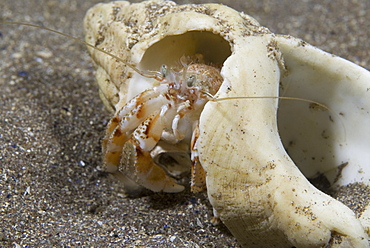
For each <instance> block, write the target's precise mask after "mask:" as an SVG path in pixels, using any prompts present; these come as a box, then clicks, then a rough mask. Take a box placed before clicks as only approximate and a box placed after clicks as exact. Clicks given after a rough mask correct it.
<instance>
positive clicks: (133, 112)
mask: <svg viewBox="0 0 370 248" xmlns="http://www.w3.org/2000/svg"><path fill="white" fill-rule="evenodd" d="M166 90H167V88H166V87H164V86H163V87H162V86H159V87H155V88H153V89H149V90H146V91H144V92H142V93H141V94H139V95H138V96H136V97H135V98H133V99H131V100H130V101H129V102H128V103H127V104H126V105H125V106H123V107H122V109H120V110H119V111H117V113H116V115H115V116H114V117H113V118H112V119H111V121H110V122H109V123H108V126H107V130H106V134H105V137H104V139H103V143H102V147H103V156H104V159H103V164H104V170H105V171H107V172H115V171H117V170H118V165H119V163H120V159H121V153H122V148H123V146H124V144H125V143H126V142H127V140H128V137H129V135H130V134H131V132H132V131H133V130H134V129H135V128H136V127H137V126H138V125H139V124H140V123H141V122H143V121H144V120H145V119H146V118H147V117H148V116H149V115H150V114H151V113H153V112H155V111H156V110H158V109H160V108H161V106H163V105H164V104H165V103H166V99H165V97H163V93H164V92H165V91H166Z"/></svg>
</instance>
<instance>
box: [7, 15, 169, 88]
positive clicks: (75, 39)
mask: <svg viewBox="0 0 370 248" xmlns="http://www.w3.org/2000/svg"><path fill="white" fill-rule="evenodd" d="M0 24H16V25H21V26H29V27H34V28H41V29H44V30H47V31H50V32H52V33H55V34H59V35H61V36H64V37H67V38H70V39H72V40H74V41H76V42H79V43H82V44H84V45H86V46H88V47H91V48H93V49H96V50H98V51H99V52H102V53H104V54H106V55H108V56H110V57H112V58H114V59H116V60H118V61H119V62H121V63H122V64H124V65H125V66H128V67H130V68H131V69H132V70H134V71H135V72H137V73H138V74H139V75H141V76H143V77H148V78H154V79H156V80H158V81H161V80H162V79H163V78H162V76H161V75H160V74H159V73H154V72H152V74H145V73H144V72H142V71H140V70H139V69H137V68H136V67H135V66H133V65H130V64H129V63H127V62H125V61H124V60H123V59H121V58H120V57H118V56H116V55H114V54H111V53H109V52H106V51H104V50H103V49H101V48H98V47H96V46H94V45H91V44H89V43H87V42H86V41H83V40H80V39H78V38H76V37H73V36H71V35H68V34H64V33H62V32H59V31H56V30H53V29H50V28H47V27H43V26H39V25H36V24H31V23H24V22H0Z"/></svg>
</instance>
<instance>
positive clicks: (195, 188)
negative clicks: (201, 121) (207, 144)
mask: <svg viewBox="0 0 370 248" xmlns="http://www.w3.org/2000/svg"><path fill="white" fill-rule="evenodd" d="M199 134H200V131H199V125H198V123H197V124H196V127H195V128H194V131H193V136H192V139H191V143H190V148H191V161H192V162H193V163H192V166H191V184H190V189H191V191H192V192H193V193H198V192H201V191H204V190H206V189H207V185H206V171H205V170H204V169H203V166H202V164H201V163H200V161H199V153H198V147H197V140H198V137H199Z"/></svg>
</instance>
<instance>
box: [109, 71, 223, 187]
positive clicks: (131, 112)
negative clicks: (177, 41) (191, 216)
mask: <svg viewBox="0 0 370 248" xmlns="http://www.w3.org/2000/svg"><path fill="white" fill-rule="evenodd" d="M163 70H164V71H163V73H162V74H163V75H164V77H163V78H158V79H159V80H160V81H156V82H155V83H154V85H157V84H159V85H158V86H155V87H153V88H150V89H148V90H145V91H143V92H142V93H140V94H139V95H137V96H136V97H134V98H133V99H131V100H130V101H129V102H128V103H127V104H126V105H124V106H123V107H122V109H118V111H117V112H116V114H115V116H114V117H113V118H112V120H111V121H110V122H109V124H108V127H107V133H106V135H105V138H104V141H103V154H104V168H105V170H106V171H108V172H111V173H114V174H115V175H116V176H118V177H119V178H127V180H131V181H134V182H135V183H137V184H139V185H141V186H143V187H145V188H147V189H150V190H152V191H155V192H159V191H163V192H179V191H182V190H183V189H184V187H183V186H182V185H179V184H177V183H176V182H175V181H174V180H173V179H172V178H171V177H170V176H169V175H167V174H166V172H165V170H163V168H161V167H160V166H158V165H157V164H155V162H154V161H153V159H152V156H151V151H152V150H153V149H154V148H155V147H156V146H157V144H158V142H159V141H160V140H162V141H163V142H166V143H170V144H173V145H174V144H177V143H180V142H184V143H185V144H187V145H188V150H189V151H190V140H191V137H192V136H193V138H192V139H193V140H194V139H196V136H195V135H194V134H193V130H196V126H197V123H198V120H199V116H200V113H201V111H202V109H203V107H204V105H205V103H206V102H207V101H208V100H209V96H210V94H215V93H216V92H217V90H218V89H219V87H220V85H221V83H222V77H221V75H220V73H219V70H218V69H217V68H215V67H212V66H209V65H205V64H191V65H189V66H185V67H184V69H182V70H181V71H179V72H175V71H173V70H171V69H168V68H164V69H163ZM185 152H186V151H185ZM193 157H196V156H194V155H193ZM126 187H129V186H127V185H126ZM127 190H130V189H127Z"/></svg>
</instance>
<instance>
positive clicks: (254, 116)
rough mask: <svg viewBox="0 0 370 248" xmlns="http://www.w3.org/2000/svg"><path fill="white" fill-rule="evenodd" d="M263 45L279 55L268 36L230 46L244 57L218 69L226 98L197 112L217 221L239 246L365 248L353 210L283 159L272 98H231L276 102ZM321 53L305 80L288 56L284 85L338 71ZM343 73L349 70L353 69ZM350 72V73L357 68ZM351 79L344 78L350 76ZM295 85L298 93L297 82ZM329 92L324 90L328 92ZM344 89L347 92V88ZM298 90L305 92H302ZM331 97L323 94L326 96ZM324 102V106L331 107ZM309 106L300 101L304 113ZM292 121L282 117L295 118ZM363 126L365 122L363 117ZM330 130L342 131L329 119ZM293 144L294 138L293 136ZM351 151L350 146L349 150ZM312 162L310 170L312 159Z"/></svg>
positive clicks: (276, 78)
mask: <svg viewBox="0 0 370 248" xmlns="http://www.w3.org/2000/svg"><path fill="white" fill-rule="evenodd" d="M270 38H272V39H271V40H270ZM287 44H288V42H287ZM271 45H272V46H271ZM269 46H270V49H269V50H270V51H272V50H274V48H273V47H275V52H272V53H273V54H275V55H276V54H278V52H279V51H278V50H277V46H278V44H277V42H276V41H274V40H273V37H269V36H265V38H264V39H261V38H260V37H248V41H247V42H246V43H245V44H239V46H236V49H235V54H244V55H245V56H231V57H230V58H229V59H228V60H227V61H226V62H225V64H224V67H223V72H224V75H223V76H224V78H225V81H224V84H223V85H222V86H221V87H225V90H221V91H220V92H222V93H219V97H221V98H228V100H227V101H222V102H217V101H216V102H209V103H207V105H206V106H205V108H204V110H203V112H202V115H201V118H200V125H199V128H200V130H201V131H200V135H199V138H198V152H199V155H200V156H199V158H200V162H201V164H202V166H203V168H204V169H205V171H206V173H207V190H208V196H209V199H210V201H211V204H212V206H213V207H214V209H215V212H216V214H217V215H218V217H219V218H220V219H221V220H222V221H223V222H224V224H225V225H226V226H227V227H228V228H229V230H230V231H231V232H232V234H233V235H234V236H235V237H236V238H237V239H238V241H239V242H240V243H241V244H242V245H243V246H245V247H329V246H330V247H368V246H369V243H368V235H367V234H366V233H365V231H364V227H363V226H362V224H361V223H360V220H359V219H357V218H356V216H355V214H354V212H353V211H352V210H350V209H349V208H348V207H346V206H345V205H344V204H342V203H341V202H339V201H337V200H335V199H334V198H332V197H330V196H328V195H326V194H324V193H323V192H321V191H319V190H318V189H316V188H315V187H314V186H313V185H311V184H310V183H309V181H308V180H307V179H306V177H305V176H304V175H303V174H302V173H301V171H300V170H299V169H298V168H297V166H296V165H295V164H294V162H293V161H292V160H291V158H290V157H289V155H288V154H287V152H286V150H285V148H284V147H283V144H282V142H281V138H280V136H279V132H278V128H277V126H278V125H277V122H278V118H277V109H278V102H277V99H245V100H240V99H239V98H237V97H238V96H240V94H241V92H242V94H243V96H272V97H274V96H279V94H278V89H279V83H280V82H281V81H283V82H284V80H285V79H284V77H282V74H280V73H279V71H280V69H279V66H278V63H276V60H275V59H276V58H279V56H275V58H274V57H271V56H269V54H268V53H266V52H265V51H266V47H269ZM287 46H288V45H287ZM297 46H298V43H296V44H294V45H290V48H291V49H294V47H297ZM307 49H308V48H307V47H306V50H304V49H302V54H301V56H299V58H300V59H302V57H303V56H308V57H309V58H310V56H309V55H312V56H313V54H314V53H313V51H310V50H307ZM304 52H306V55H305V53H304ZM307 54H309V55H307ZM320 54H321V55H322V56H321V57H316V58H312V61H311V63H310V65H311V66H312V67H313V68H316V71H315V70H314V69H311V70H310V72H311V75H310V74H309V72H307V74H306V78H307V79H305V78H304V77H302V76H301V77H300V76H299V69H301V67H302V66H304V63H303V62H301V63H295V62H292V61H291V60H290V59H291V57H288V60H287V61H288V63H289V64H288V70H289V69H290V71H288V73H289V72H290V73H292V74H288V77H290V78H288V79H292V77H293V78H295V79H296V80H301V81H302V80H308V79H309V77H312V80H316V81H315V83H317V80H320V75H317V74H316V75H313V74H312V73H315V72H316V73H317V71H319V72H323V71H324V70H325V67H324V66H321V65H317V64H318V63H324V64H329V65H331V64H333V65H337V66H342V67H343V66H345V65H343V64H338V63H340V62H341V61H339V60H337V61H320V60H319V58H321V59H327V60H330V58H333V57H332V56H329V55H324V53H323V52H322V51H320ZM320 54H317V53H316V54H315V56H319V55H320ZM330 62H332V63H330ZM335 62H337V63H335ZM315 63H316V65H317V66H316V67H315V66H314V65H315ZM347 63H348V64H350V63H349V62H347ZM239 67H240V68H239ZM349 67H350V68H349V69H356V68H354V67H355V66H354V65H352V67H351V65H349ZM234 68H238V70H234ZM358 68H359V67H358ZM319 69H320V70H319ZM294 70H297V71H298V74H297V75H294ZM307 70H308V69H307ZM362 70H363V69H362ZM338 71H339V70H338ZM353 71H354V72H353V73H354V74H355V72H356V70H353ZM357 72H359V73H361V72H362V74H360V75H358V76H359V77H361V76H363V74H364V72H363V71H361V69H360V68H359V69H358V70H357ZM325 74H326V73H322V74H321V76H322V77H324V76H325ZM354 74H353V75H352V74H351V75H348V77H347V78H348V79H350V78H354V76H355V75H354ZM332 75H334V73H333V74H332ZM340 78H341V79H342V77H340ZM345 78H346V77H343V80H345ZM335 79H338V77H337V78H334V80H335ZM328 80H329V79H328ZM365 81H366V80H365ZM365 81H364V82H365ZM335 82H336V83H337V85H335V84H333V87H334V86H337V87H345V86H344V85H342V84H341V82H339V81H338V80H337V81H335ZM294 83H295V80H292V81H291V83H290V85H288V86H289V87H294ZM333 83H334V82H333ZM344 83H345V82H343V84H344ZM368 83H369V81H368ZM323 84H325V82H323ZM339 84H340V86H339ZM299 86H300V87H301V88H302V87H304V84H303V86H302V85H299ZM312 87H313V86H312ZM333 87H332V88H331V90H333V89H335V88H333ZM348 87H349V88H351V86H350V85H348ZM352 87H354V86H352ZM365 90H366V88H365ZM302 91H303V92H304V91H305V90H304V88H303V89H302ZM330 92H331V91H329V90H328V92H327V95H328V96H330ZM346 93H347V92H346ZM292 97H294V95H292ZM302 97H304V96H302ZM352 97H353V100H355V99H356V97H355V96H352ZM341 99H342V100H341V101H343V98H341ZM316 100H317V99H316ZM318 100H321V99H318ZM362 100H363V101H365V100H366V99H362ZM286 101H289V100H286ZM341 101H339V100H338V103H340V104H342V103H341ZM331 103H332V102H329V104H330V105H329V106H330V107H331V108H334V107H332V104H331ZM290 104H292V105H295V104H296V102H294V101H293V102H292V101H291V102H290ZM309 105H310V104H309V103H306V107H307V109H309ZM342 107H343V108H344V107H345V103H343V105H342V106H341V108H340V109H341V110H343V111H344V110H345V109H343V108H342ZM335 110H336V109H335ZM308 114H309V111H308V112H307V113H306V115H308ZM321 114H322V113H321ZM325 114H326V116H325V117H324V116H323V117H322V120H323V121H324V120H326V119H329V120H330V116H329V115H328V113H325ZM361 114H364V113H362V112H361ZM294 116H295V114H292V115H290V116H288V115H287V116H283V117H285V118H290V119H294ZM364 116H365V115H364ZM280 117H281V116H280ZM358 118H360V115H358ZM333 119H334V117H333ZM288 120H289V119H288ZM355 120H356V119H355ZM368 120H369V119H368V117H367V118H363V119H362V121H366V122H367V121H368ZM320 121H321V120H318V122H320ZM356 121H360V120H356ZM346 123H347V122H345V124H346ZM348 124H350V122H348ZM302 125H303V124H302ZM307 125H309V123H307ZM332 125H339V127H341V126H340V124H339V123H338V122H336V121H332ZM328 128H330V127H328ZM334 130H336V129H334ZM338 130H339V131H341V130H342V129H341V128H338ZM365 130H366V129H365ZM366 132H368V129H367V131H366ZM340 134H341V132H340ZM347 134H348V132H347ZM293 138H295V139H299V136H298V135H296V136H294V137H293ZM293 141H294V140H293ZM300 141H301V140H300ZM302 142H303V141H302ZM344 145H347V144H342V146H344ZM356 145H357V144H356V143H353V147H356ZM332 146H334V144H328V146H327V148H326V149H328V150H329V151H330V150H331V149H332ZM338 146H340V143H339V144H338ZM322 149H324V146H322ZM350 161H352V160H350ZM311 163H312V164H314V163H315V160H313V161H311ZM363 166H364V165H363ZM306 169H310V168H306Z"/></svg>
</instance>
